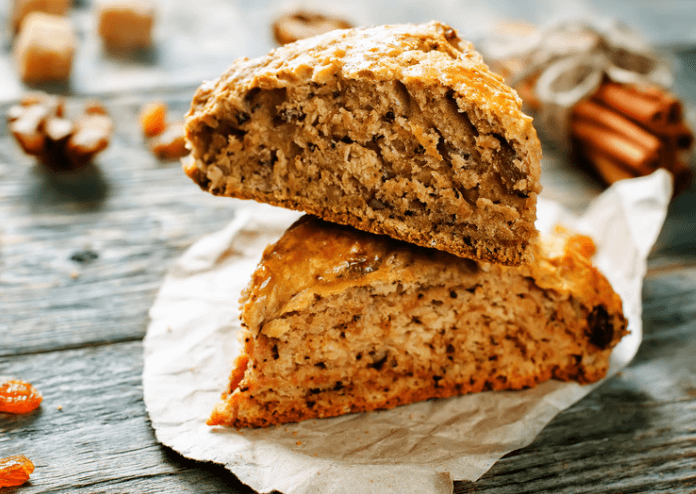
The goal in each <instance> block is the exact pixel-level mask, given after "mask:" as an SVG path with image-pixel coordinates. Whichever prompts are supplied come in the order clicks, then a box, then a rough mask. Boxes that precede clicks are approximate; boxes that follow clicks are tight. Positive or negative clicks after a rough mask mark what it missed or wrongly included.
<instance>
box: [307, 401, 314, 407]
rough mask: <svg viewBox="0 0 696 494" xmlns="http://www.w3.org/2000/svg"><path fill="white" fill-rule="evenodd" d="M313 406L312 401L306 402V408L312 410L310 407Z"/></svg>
mask: <svg viewBox="0 0 696 494" xmlns="http://www.w3.org/2000/svg"><path fill="white" fill-rule="evenodd" d="M314 404H315V402H313V401H311V400H307V408H312V407H314Z"/></svg>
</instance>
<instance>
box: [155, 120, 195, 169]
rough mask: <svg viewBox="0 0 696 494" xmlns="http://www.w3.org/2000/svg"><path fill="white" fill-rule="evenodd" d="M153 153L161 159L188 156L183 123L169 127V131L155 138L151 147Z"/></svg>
mask: <svg viewBox="0 0 696 494" xmlns="http://www.w3.org/2000/svg"><path fill="white" fill-rule="evenodd" d="M150 149H152V152H153V153H155V155H156V156H157V157H158V158H160V159H168V160H173V159H178V158H183V157H184V156H186V155H187V154H188V153H189V151H188V149H186V138H185V132H184V124H183V122H177V123H173V124H170V125H169V126H167V129H166V130H165V131H164V132H162V133H161V134H159V135H158V136H157V137H155V138H154V140H153V141H152V144H151V146H150Z"/></svg>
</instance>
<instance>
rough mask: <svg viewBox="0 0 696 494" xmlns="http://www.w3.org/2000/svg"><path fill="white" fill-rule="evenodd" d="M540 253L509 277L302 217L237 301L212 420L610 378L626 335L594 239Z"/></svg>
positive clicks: (317, 412) (541, 248)
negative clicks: (237, 344)
mask: <svg viewBox="0 0 696 494" xmlns="http://www.w3.org/2000/svg"><path fill="white" fill-rule="evenodd" d="M535 250H537V252H536V253H535V254H536V256H535V257H536V260H535V262H534V263H532V264H528V265H524V266H519V267H508V266H501V265H497V264H489V263H483V262H475V261H472V260H468V259H462V258H459V257H456V256H453V255H451V254H447V253H444V252H441V251H437V250H434V249H427V248H422V247H417V246H414V245H411V244H408V243H405V242H401V241H397V240H394V239H391V238H390V237H387V236H383V235H374V234H369V233H365V232H361V231H358V230H355V229H353V228H350V227H346V226H341V225H336V224H332V223H327V222H323V221H321V220H319V219H316V218H315V217H312V216H304V217H302V218H301V219H300V220H299V221H298V222H297V223H296V224H294V225H293V226H292V227H291V228H290V229H289V230H288V231H287V232H286V233H285V235H284V236H283V237H282V238H281V239H280V240H279V241H278V242H277V243H276V244H274V245H271V246H269V247H267V249H266V250H265V252H264V254H263V258H262V260H261V262H260V264H259V266H258V268H257V270H256V272H255V273H254V275H253V277H252V280H251V282H250V284H249V286H248V287H247V288H246V290H245V292H244V293H243V295H242V298H241V304H242V313H241V320H242V324H243V327H244V329H243V331H242V332H241V337H242V339H243V351H242V353H241V355H240V356H239V357H238V358H237V361H236V364H235V368H234V370H233V371H232V374H231V378H230V383H229V387H228V389H227V391H226V392H225V393H224V394H223V399H222V401H221V402H220V403H219V404H218V405H217V406H216V408H215V409H214V411H213V413H212V415H211V417H210V419H209V421H208V423H209V424H210V425H227V426H234V427H247V426H250V427H259V426H266V425H271V424H280V423H284V422H295V421H300V420H305V419H309V418H318V417H331V416H335V415H340V414H345V413H350V412H362V411H368V410H375V409H383V408H391V407H394V406H396V405H402V404H405V403H412V402H415V401H419V400H425V399H428V398H442V397H448V396H453V395H459V394H464V393H471V392H479V391H484V390H502V389H521V388H526V387H531V386H534V385H536V384H537V383H539V382H542V381H545V380H547V379H551V378H556V379H561V380H575V381H578V382H580V383H589V382H593V381H596V380H598V379H600V378H602V377H603V376H604V375H605V374H606V372H607V368H608V365H609V356H610V353H611V350H612V348H613V347H614V346H615V345H616V344H617V343H618V342H619V340H620V339H621V338H622V337H623V336H624V335H625V334H626V333H627V330H626V325H627V324H626V319H625V318H624V316H623V312H622V304H621V300H620V298H619V296H618V295H617V294H616V293H615V292H614V291H613V290H612V288H611V286H610V284H609V282H608V281H607V280H606V279H605V278H604V276H603V275H602V274H601V273H600V272H599V271H597V269H595V268H594V267H593V266H592V264H591V262H590V260H589V257H590V256H591V255H592V253H593V252H594V244H593V243H592V240H591V239H589V238H588V237H584V236H581V235H571V234H568V233H564V232H558V233H556V234H555V235H552V236H549V237H544V238H543V239H542V240H541V241H540V242H536V243H535Z"/></svg>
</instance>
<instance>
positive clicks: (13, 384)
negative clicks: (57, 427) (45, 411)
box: [0, 379, 43, 413]
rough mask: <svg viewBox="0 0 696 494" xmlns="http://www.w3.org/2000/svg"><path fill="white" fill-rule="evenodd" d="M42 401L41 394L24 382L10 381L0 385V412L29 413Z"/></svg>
mask: <svg viewBox="0 0 696 494" xmlns="http://www.w3.org/2000/svg"><path fill="white" fill-rule="evenodd" d="M42 400H43V398H42V396H41V393H39V392H38V390H37V389H36V388H35V387H34V386H32V385H31V384H30V383H28V382H26V381H21V380H19V379H11V380H9V381H6V382H4V383H2V384H0V412H8V413H29V412H31V411H32V410H35V409H36V408H38V407H39V405H41V401H42Z"/></svg>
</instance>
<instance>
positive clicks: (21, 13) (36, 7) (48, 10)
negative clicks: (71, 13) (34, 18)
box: [11, 0, 72, 33]
mask: <svg viewBox="0 0 696 494" xmlns="http://www.w3.org/2000/svg"><path fill="white" fill-rule="evenodd" d="M71 3H72V2H71V0H14V1H13V2H12V9H11V10H12V32H14V33H18V32H19V30H20V28H21V26H22V21H23V20H24V19H25V18H26V17H27V16H28V15H29V14H31V13H32V12H44V13H45V14H54V15H65V13H66V12H67V11H68V9H69V8H70V4H71Z"/></svg>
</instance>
